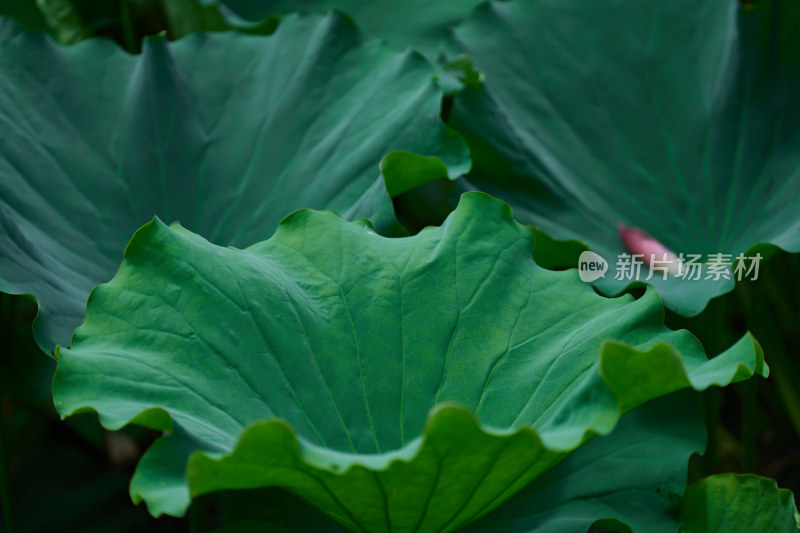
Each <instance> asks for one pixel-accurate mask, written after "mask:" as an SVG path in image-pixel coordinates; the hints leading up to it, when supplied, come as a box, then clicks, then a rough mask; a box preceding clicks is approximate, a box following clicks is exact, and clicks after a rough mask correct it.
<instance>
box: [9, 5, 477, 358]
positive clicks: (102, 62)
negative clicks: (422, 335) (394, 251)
mask: <svg viewBox="0 0 800 533" xmlns="http://www.w3.org/2000/svg"><path fill="white" fill-rule="evenodd" d="M0 69H2V71H3V76H2V78H0V124H2V127H3V131H4V133H3V135H2V138H1V139H0V290H2V291H4V292H8V293H30V294H33V295H34V296H35V297H36V298H37V299H38V300H39V304H40V313H39V316H38V318H37V321H36V323H35V330H36V337H37V340H38V342H39V344H40V346H41V347H42V348H43V349H44V350H45V351H48V352H49V351H51V350H52V349H53V347H54V346H55V344H57V343H60V344H63V345H66V344H68V343H69V338H70V334H71V333H72V331H73V330H74V329H75V327H77V326H78V325H79V324H80V322H81V319H82V318H83V315H84V309H85V304H86V298H87V296H88V295H89V291H90V290H91V289H92V287H94V286H95V285H97V284H98V283H101V282H103V281H107V280H109V279H111V277H112V276H113V274H114V272H115V271H116V269H117V266H118V264H119V261H120V259H121V256H122V251H123V249H124V247H125V244H126V243H127V242H128V240H129V238H130V236H131V235H132V234H133V232H134V231H135V230H136V229H137V228H138V227H140V226H141V225H142V224H143V223H145V222H146V221H148V220H150V219H151V218H152V217H153V216H154V215H158V216H160V217H162V218H164V219H166V220H169V221H173V220H180V221H181V223H182V224H183V225H184V226H185V227H187V228H191V229H192V230H193V231H196V232H198V233H200V234H202V235H204V236H205V237H206V238H208V239H210V240H211V241H212V242H215V243H218V244H226V245H227V244H233V245H240V246H242V245H249V244H252V243H254V242H257V241H260V240H263V239H265V238H267V237H269V235H271V234H272V232H273V231H274V229H275V227H276V226H277V224H278V222H279V221H280V220H281V218H283V217H284V216H285V215H287V214H288V213H290V212H292V211H293V210H295V209H298V208H303V207H314V208H329V209H336V210H345V209H348V208H350V206H351V205H352V204H354V202H356V201H357V200H358V199H360V198H361V197H362V195H363V194H364V193H365V192H367V191H368V190H370V187H373V184H375V182H376V178H377V179H380V178H378V176H379V168H378V164H379V162H380V160H381V158H382V157H383V156H384V155H385V154H387V153H388V152H390V151H392V150H394V149H402V150H408V151H411V152H416V153H419V154H424V155H428V156H438V157H439V158H440V159H441V160H442V161H443V162H444V164H445V166H446V167H447V169H448V171H449V172H450V177H451V178H452V177H455V176H457V175H459V174H460V173H462V172H464V171H466V170H467V169H468V167H469V158H468V154H467V150H466V146H465V145H464V143H463V141H462V140H461V139H460V137H458V135H456V134H454V133H452V132H451V131H448V130H446V128H445V126H444V125H443V124H442V123H441V121H440V119H439V109H440V101H441V96H442V93H441V90H440V89H439V87H437V86H436V85H435V82H434V80H433V79H432V76H433V75H434V72H435V70H434V68H433V67H432V66H431V65H430V64H429V63H428V62H427V61H426V60H425V59H424V58H423V57H422V56H420V55H418V54H416V53H414V52H406V53H402V54H397V53H395V52H393V51H390V50H389V49H387V47H386V46H385V45H383V44H381V43H379V42H374V41H368V42H365V41H364V39H363V38H362V36H361V34H360V33H359V32H358V31H357V30H356V29H355V28H354V26H353V24H352V22H351V21H350V20H349V19H347V18H345V17H343V16H342V15H339V14H337V13H331V14H328V15H327V16H322V15H292V16H287V17H286V18H285V19H284V20H283V21H282V22H281V23H280V26H279V28H278V29H277V31H276V33H275V34H273V35H271V36H269V37H256V36H250V35H242V34H238V33H233V32H229V33H219V34H198V35H193V36H190V37H187V38H185V39H182V40H180V41H178V42H174V43H167V42H166V41H165V40H164V39H163V38H154V39H150V40H148V41H146V43H145V47H144V51H143V53H142V54H141V55H139V56H131V55H129V54H127V53H125V52H124V51H122V50H120V49H119V48H118V47H117V46H115V45H114V44H113V43H111V42H109V41H106V40H99V39H98V40H88V41H84V42H82V43H79V44H77V45H74V46H71V47H67V48H64V47H60V46H58V45H55V44H54V43H53V41H52V40H51V39H50V38H49V37H48V36H46V35H17V36H16V37H14V38H12V39H10V40H8V41H7V42H6V43H5V44H4V45H3V46H2V47H0ZM378 189H380V186H378ZM375 194H378V196H377V198H378V200H377V201H373V202H372V204H371V205H372V207H375V204H376V202H377V203H378V204H380V202H381V197H380V194H382V195H383V197H384V198H383V203H384V205H385V204H386V202H389V200H388V198H386V194H385V191H380V190H377V191H376V190H375V187H373V189H372V193H371V197H372V198H373V199H374V198H376V196H375ZM384 212H385V209H384ZM352 214H353V216H371V213H369V212H367V213H363V212H362V213H352ZM384 218H386V217H384Z"/></svg>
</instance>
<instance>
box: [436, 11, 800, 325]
mask: <svg viewBox="0 0 800 533" xmlns="http://www.w3.org/2000/svg"><path fill="white" fill-rule="evenodd" d="M799 24H800V3H797V2H794V1H783V0H773V1H768V2H756V3H746V4H745V3H743V2H735V1H732V0H709V1H707V2H693V1H691V0H675V1H670V2H639V1H636V0H599V1H594V2H584V1H582V0H558V1H553V0H545V1H522V0H515V1H510V2H492V3H489V4H486V5H484V6H482V7H480V8H479V9H477V10H476V11H475V13H474V15H473V16H472V17H471V18H470V19H468V21H466V22H464V23H463V24H462V25H461V26H459V27H458V28H456V30H455V31H454V38H453V43H452V45H453V47H454V50H455V51H456V52H458V53H462V52H466V53H468V54H469V55H470V56H471V57H472V59H473V61H474V63H475V66H476V68H478V69H480V70H481V71H483V72H484V73H485V84H484V85H483V86H481V87H477V88H476V87H474V86H470V87H469V88H467V89H466V90H465V91H463V92H462V93H460V94H459V95H458V96H457V97H456V102H455V105H454V108H453V111H452V115H451V117H452V124H453V125H454V126H455V127H456V129H459V130H460V131H462V132H463V133H464V134H465V135H467V136H468V142H470V143H471V148H472V150H473V158H474V159H475V166H476V172H475V174H474V175H472V176H471V177H470V181H469V182H468V183H466V184H465V186H466V188H468V189H471V188H478V189H480V190H484V191H487V192H489V193H491V194H493V195H495V196H498V197H500V198H501V199H505V200H507V201H508V202H509V203H510V204H511V205H512V207H513V208H514V209H515V213H516V215H517V216H518V217H519V219H520V220H521V221H524V222H526V223H529V224H532V225H535V226H538V227H540V228H542V229H543V230H545V231H546V232H548V233H550V234H551V235H552V236H554V237H557V238H561V239H567V238H569V239H579V240H582V241H584V242H586V243H588V244H589V246H590V248H591V249H592V250H594V251H596V252H598V253H600V255H602V256H603V257H605V259H606V260H607V261H608V262H609V263H610V267H611V270H610V272H609V273H608V274H607V275H606V277H605V278H601V279H600V280H599V281H598V282H597V285H598V287H599V288H600V289H601V290H603V291H604V292H606V293H607V294H616V293H618V292H619V291H621V290H622V289H623V288H624V287H625V286H626V285H628V284H629V283H630V282H629V281H627V280H616V279H614V278H615V263H616V260H617V257H618V255H619V254H621V253H623V252H627V250H626V248H625V247H624V246H623V243H622V241H621V238H620V235H619V233H618V230H617V224H618V222H623V223H625V224H626V225H628V226H633V227H636V228H640V229H642V230H644V231H646V232H648V233H649V234H651V235H652V236H653V237H654V238H655V239H656V240H657V241H659V242H660V243H662V244H663V245H665V246H666V247H667V248H669V249H671V250H672V251H674V252H675V253H677V254H680V253H684V254H711V253H725V254H732V255H733V257H732V258H731V259H735V258H736V256H737V255H738V254H739V253H745V252H748V250H750V252H751V253H754V252H755V250H751V248H752V247H753V246H755V245H758V244H759V243H772V244H774V245H778V246H780V247H782V248H784V249H786V250H789V251H800V231H799V230H800V217H799V216H798V213H800V151H798V150H797V147H798V146H800V98H798V95H799V94H800V32H798V31H797V28H798V25H799ZM632 251H636V252H637V253H640V252H639V251H637V250H632ZM652 251H653V252H655V250H652ZM641 253H650V252H649V251H647V250H642V251H641ZM748 266H750V265H748ZM646 274H647V267H644V271H643V274H642V276H641V279H642V281H644V279H645V278H646ZM708 275H712V276H714V274H713V273H712V272H710V271H709V272H704V273H703V274H702V277H703V279H701V280H698V281H693V280H688V279H687V280H682V279H680V278H677V277H674V276H670V277H669V278H668V279H667V280H666V281H664V280H663V279H662V277H663V274H662V273H656V276H655V277H654V278H653V279H652V280H651V281H650V282H649V283H652V284H653V285H654V286H655V287H656V288H657V290H658V292H659V294H660V295H661V296H662V298H663V300H664V303H665V305H666V306H667V307H669V308H670V309H673V310H675V311H677V312H679V313H681V314H687V315H693V314H696V313H699V312H700V311H701V310H702V309H703V307H704V306H705V305H706V303H707V302H708V300H709V299H711V298H713V297H715V296H718V295H720V294H723V293H725V292H727V291H730V290H731V289H732V287H733V285H734V282H733V281H732V280H724V279H723V280H720V281H714V280H713V277H712V279H705V277H706V276H708Z"/></svg>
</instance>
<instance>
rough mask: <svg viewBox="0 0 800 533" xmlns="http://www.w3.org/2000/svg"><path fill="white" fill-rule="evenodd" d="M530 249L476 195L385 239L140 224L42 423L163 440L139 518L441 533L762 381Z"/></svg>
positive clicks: (330, 219) (315, 223) (735, 350)
mask: <svg viewBox="0 0 800 533" xmlns="http://www.w3.org/2000/svg"><path fill="white" fill-rule="evenodd" d="M532 247H533V234H532V233H531V232H530V231H529V230H528V229H527V228H526V227H524V226H522V225H520V224H518V223H517V222H515V221H514V220H513V219H512V218H511V212H510V210H509V208H508V206H507V205H506V204H504V203H502V202H500V201H498V200H495V199H493V198H491V197H489V196H487V195H484V194H480V193H472V194H467V195H464V196H463V197H462V199H461V202H460V204H459V207H458V208H457V209H456V210H455V212H454V213H452V214H451V215H450V217H448V219H447V220H446V221H445V223H444V224H443V225H442V226H441V227H431V228H427V229H425V230H423V231H422V232H420V233H419V234H418V235H415V236H413V237H406V238H396V239H390V238H386V237H382V236H380V235H377V234H376V233H375V232H374V231H373V230H372V228H371V226H370V225H369V224H367V223H365V222H346V221H344V220H342V219H341V218H340V217H339V216H338V215H336V214H334V213H330V212H317V211H310V210H301V211H297V212H295V213H293V214H292V215H291V216H289V217H287V218H286V219H284V221H283V222H282V223H281V224H280V225H279V226H278V229H277V232H276V233H275V235H274V236H273V237H272V238H271V239H269V240H267V241H265V242H263V243H260V244H257V245H254V246H251V247H250V248H248V249H246V250H237V249H233V248H221V247H218V246H215V245H213V244H211V243H209V242H208V241H206V240H205V239H203V238H202V237H200V236H198V235H195V234H192V233H191V232H189V231H187V230H185V229H183V228H181V227H180V226H172V227H167V226H165V225H164V224H162V223H161V222H159V221H157V220H156V221H153V222H152V223H150V224H147V225H146V226H144V227H143V228H142V229H140V230H139V231H138V232H137V233H136V235H135V236H134V238H133V239H132V240H131V242H130V244H129V245H128V247H127V248H126V252H125V259H124V261H123V264H122V266H121V268H120V270H119V272H118V273H117V275H116V276H115V278H114V279H113V280H112V281H111V282H109V283H108V284H104V285H101V286H99V287H97V288H96V289H95V290H94V291H93V292H92V295H91V297H90V299H89V305H88V310H87V316H86V321H85V323H84V324H83V326H81V327H80V328H79V329H78V330H77V331H76V332H75V336H74V338H73V345H72V348H71V349H63V350H61V351H60V359H59V364H58V371H57V373H56V378H55V380H54V397H55V403H56V407H57V409H58V410H59V412H60V413H61V414H62V415H63V416H69V415H70V414H73V413H77V412H81V411H86V410H93V411H96V412H97V413H98V414H99V417H100V421H101V423H102V424H104V425H105V426H106V427H108V428H110V429H114V428H119V427H121V426H123V425H125V424H127V423H136V424H141V425H145V426H148V427H152V428H156V429H164V430H166V431H167V435H165V437H163V438H162V439H160V440H159V441H157V442H156V443H155V444H154V445H153V447H152V448H151V449H150V450H149V451H148V453H147V454H146V455H145V456H144V458H143V459H142V461H141V462H140V464H139V467H138V469H137V472H136V474H135V476H134V479H133V482H132V487H131V491H132V494H133V496H134V499H135V500H137V501H138V500H140V499H144V500H146V501H147V503H148V506H149V508H150V510H151V512H153V513H154V514H159V513H162V512H166V513H171V514H181V513H182V512H183V511H184V510H185V507H186V505H187V504H188V502H189V496H190V491H191V494H192V495H199V494H203V493H206V492H211V491H217V490H225V489H245V488H257V487H266V486H280V487H284V488H288V489H290V490H291V491H293V492H294V493H296V494H299V495H300V496H302V497H303V498H305V499H306V500H308V501H310V502H311V503H313V504H314V505H315V506H317V507H318V508H319V509H321V510H322V511H324V512H325V513H326V514H327V515H328V516H330V517H332V518H333V519H334V520H336V521H337V522H339V523H340V524H342V525H344V526H346V527H348V528H350V529H354V530H369V531H387V530H388V529H391V530H392V531H411V530H414V529H415V528H419V530H421V531H429V530H439V529H443V530H452V529H456V528H458V527H461V526H463V525H465V524H467V523H469V522H471V521H472V520H475V519H476V518H478V517H480V516H481V515H483V514H485V513H487V512H489V511H490V510H492V509H493V508H495V507H497V506H498V505H499V504H500V503H502V502H503V501H504V500H505V499H507V498H508V497H510V496H511V495H513V494H514V493H515V492H516V491H518V490H519V489H521V488H523V487H524V486H526V485H527V484H528V483H529V482H530V481H532V480H533V479H535V478H536V477H538V476H539V475H541V474H542V473H544V472H545V471H546V470H548V469H549V468H551V467H552V466H553V465H555V464H556V463H557V462H558V461H560V460H561V459H563V458H564V457H565V456H567V455H568V454H569V453H570V452H572V451H573V450H575V449H576V448H578V447H579V446H581V445H582V444H583V443H584V442H585V441H586V440H587V439H589V438H591V437H592V436H593V435H596V434H608V433H609V432H611V431H612V430H613V428H614V426H615V425H616V423H617V421H618V419H619V418H620V416H622V415H623V414H624V413H626V412H628V411H630V410H632V409H634V408H635V407H637V406H638V405H641V404H642V403H644V402H646V401H648V400H650V399H651V398H654V397H658V396H663V395H666V394H668V393H670V392H672V391H675V390H678V389H682V388H689V387H690V388H695V389H703V388H706V387H708V386H711V385H725V384H727V383H729V382H731V381H735V380H740V379H745V378H747V377H749V376H750V375H752V374H753V373H754V372H755V373H761V374H766V372H767V368H766V366H765V364H764V361H763V357H762V354H761V350H760V348H759V347H758V344H757V343H756V342H755V341H754V339H752V337H750V336H749V335H747V336H745V337H743V338H742V340H741V341H739V342H738V343H737V344H736V345H734V346H733V347H731V348H730V349H729V350H728V351H727V352H725V353H723V354H722V355H720V356H718V357H717V358H715V359H712V360H711V361H708V360H707V359H706V357H705V355H704V353H703V351H702V348H701V347H700V345H699V343H698V342H697V340H696V339H695V338H694V337H693V336H692V335H691V334H690V333H688V332H686V331H670V330H668V329H667V328H665V327H664V326H663V325H662V320H663V308H662V305H661V302H660V300H659V298H658V295H657V294H656V293H655V292H654V291H652V290H651V291H648V292H647V293H646V294H645V295H644V296H643V297H641V298H640V299H638V300H634V299H633V298H632V297H631V296H623V297H620V298H616V299H608V298H605V297H602V296H599V295H598V294H596V293H595V292H594V290H593V289H592V288H591V286H590V285H588V284H584V283H583V282H581V281H580V280H579V279H578V275H577V273H576V271H575V270H569V271H561V272H557V271H550V270H545V269H543V268H541V267H539V266H537V265H536V264H535V263H534V261H533V259H532ZM426 420H427V422H426ZM192 452H195V453H194V455H191V454H192ZM190 455H191V460H189V457H190ZM187 463H188V474H187V473H186V472H187V471H186V469H187ZM186 476H188V478H187V477H186ZM187 479H188V486H187Z"/></svg>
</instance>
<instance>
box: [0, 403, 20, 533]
mask: <svg viewBox="0 0 800 533" xmlns="http://www.w3.org/2000/svg"><path fill="white" fill-rule="evenodd" d="M3 403H4V402H0V507H2V509H3V518H4V522H5V526H6V531H8V532H9V533H15V532H16V531H18V529H17V515H16V508H15V507H14V497H13V494H12V491H11V468H10V466H9V461H8V449H7V447H6V421H5V415H4V413H3V410H4V408H3Z"/></svg>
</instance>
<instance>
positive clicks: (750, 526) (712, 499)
mask: <svg viewBox="0 0 800 533" xmlns="http://www.w3.org/2000/svg"><path fill="white" fill-rule="evenodd" d="M684 500H685V501H684V504H683V513H682V515H681V528H680V530H681V531H682V532H685V533H704V532H707V531H775V532H776V533H777V532H782V531H785V532H789V531H798V530H800V521H798V514H797V508H796V507H795V503H794V495H793V494H792V492H791V491H788V490H783V489H779V488H778V486H777V484H776V483H775V481H774V480H772V479H766V478H763V477H758V476H752V475H744V476H737V475H735V474H720V475H717V476H711V477H709V478H706V479H703V480H701V481H698V482H697V483H694V484H692V485H689V487H687V488H686V495H685V497H684Z"/></svg>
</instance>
